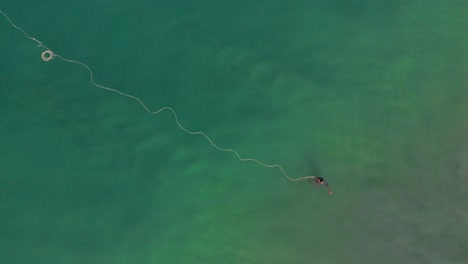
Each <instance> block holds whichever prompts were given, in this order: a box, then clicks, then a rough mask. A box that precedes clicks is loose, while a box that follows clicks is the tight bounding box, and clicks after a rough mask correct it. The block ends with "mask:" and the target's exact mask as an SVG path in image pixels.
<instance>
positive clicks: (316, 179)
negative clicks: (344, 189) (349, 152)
mask: <svg viewBox="0 0 468 264" xmlns="http://www.w3.org/2000/svg"><path fill="white" fill-rule="evenodd" d="M312 183H315V184H320V185H325V187H327V190H328V193H329V194H333V192H332V190H331V189H330V186H328V183H327V182H326V181H325V180H324V179H323V178H322V177H314V178H312Z"/></svg>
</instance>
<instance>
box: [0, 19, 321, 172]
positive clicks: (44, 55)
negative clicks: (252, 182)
mask: <svg viewBox="0 0 468 264" xmlns="http://www.w3.org/2000/svg"><path fill="white" fill-rule="evenodd" d="M0 13H1V14H2V15H3V16H4V17H5V18H6V20H7V21H8V22H9V23H10V24H11V26H13V27H14V28H15V29H17V30H19V31H20V32H21V33H23V35H24V36H26V37H27V38H28V39H30V40H32V41H34V42H36V43H37V44H38V47H42V48H44V49H45V51H44V52H43V53H42V54H41V58H42V60H43V61H46V62H47V61H50V60H52V59H54V58H55V57H57V58H59V59H61V60H63V61H65V62H68V63H74V64H78V65H80V66H82V67H84V68H85V69H86V70H88V72H89V78H90V80H91V83H92V84H93V85H94V86H96V87H97V88H100V89H104V90H107V91H110V92H114V93H117V94H120V95H122V96H125V97H127V98H130V99H133V100H135V101H137V102H138V103H139V104H140V105H141V106H142V107H143V108H144V109H145V110H146V111H147V112H148V113H149V114H152V115H157V114H159V113H161V112H162V111H165V110H168V111H169V112H171V113H172V115H173V116H174V120H175V123H176V124H177V126H178V127H179V128H180V129H182V130H183V131H185V132H186V133H188V134H190V135H201V136H203V137H204V138H205V139H206V140H207V141H208V142H209V143H210V144H211V145H212V146H213V147H215V148H216V149H218V150H220V151H224V152H232V153H234V155H236V157H237V159H239V160H240V161H252V162H255V163H257V164H259V165H261V166H263V167H266V168H278V169H279V170H280V171H281V172H282V173H283V175H284V176H285V177H286V178H288V179H289V180H290V181H301V180H306V179H315V178H317V176H303V177H299V178H292V177H291V176H289V175H288V174H287V173H286V172H285V171H284V169H283V167H281V165H278V164H266V163H263V162H261V161H259V160H257V159H252V158H243V157H241V156H240V155H239V153H238V152H237V151H235V150H233V149H230V148H222V147H220V146H218V145H217V144H215V143H214V142H213V141H212V140H211V138H210V137H208V136H207V135H206V134H205V133H204V132H201V131H190V130H188V129H186V128H185V127H184V126H182V125H181V124H180V122H179V118H178V116H177V113H176V112H175V110H174V109H172V108H171V107H168V106H166V107H163V108H160V109H159V110H156V111H152V110H150V109H149V108H148V107H147V106H146V104H145V103H143V101H142V100H141V99H140V98H138V97H136V96H134V95H131V94H127V93H124V92H121V91H119V90H116V89H114V88H111V87H107V86H103V85H100V84H98V83H96V82H95V81H94V74H93V71H92V70H91V68H90V67H89V66H88V65H86V64H84V63H82V62H79V61H75V60H70V59H66V58H64V57H62V56H61V55H59V54H56V53H54V52H53V51H52V50H51V49H49V48H48V47H46V46H45V45H44V44H43V43H42V42H41V41H39V40H37V39H36V38H33V37H31V36H29V35H28V34H27V33H26V31H24V30H23V29H22V28H20V27H18V26H16V25H15V23H13V21H11V19H10V18H9V17H8V16H7V15H6V14H5V13H4V12H3V11H2V10H0Z"/></svg>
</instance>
